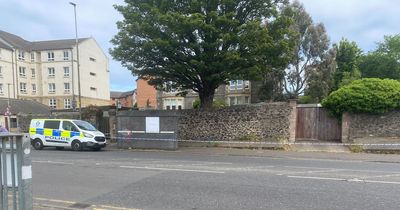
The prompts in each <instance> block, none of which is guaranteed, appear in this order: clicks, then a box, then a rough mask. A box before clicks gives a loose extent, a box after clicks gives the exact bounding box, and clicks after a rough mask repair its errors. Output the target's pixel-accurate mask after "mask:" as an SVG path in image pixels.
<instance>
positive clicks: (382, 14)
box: [300, 0, 400, 51]
mask: <svg viewBox="0 0 400 210" xmlns="http://www.w3.org/2000/svg"><path fill="white" fill-rule="evenodd" d="M300 2H302V3H303V4H304V6H305V8H306V10H307V12H308V13H309V14H310V15H311V16H312V18H313V20H314V21H315V22H322V23H324V25H325V26H326V28H327V32H328V34H329V36H330V37H331V40H332V42H338V41H340V39H341V38H342V37H344V38H347V39H350V40H352V41H356V42H357V43H358V44H359V46H360V47H361V48H362V49H364V51H370V50H373V49H374V48H375V47H376V43H377V42H380V41H382V40H383V36H384V35H393V34H396V33H399V31H400V30H399V29H400V27H399V25H398V23H397V22H398V20H399V19H400V13H399V12H398V8H400V1H393V0H363V1H360V0H335V1H332V0H300Z"/></svg>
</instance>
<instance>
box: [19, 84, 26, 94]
mask: <svg viewBox="0 0 400 210" xmlns="http://www.w3.org/2000/svg"><path fill="white" fill-rule="evenodd" d="M19 90H20V92H21V93H26V83H24V82H21V83H19Z"/></svg>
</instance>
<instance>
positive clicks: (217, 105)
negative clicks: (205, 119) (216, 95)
mask: <svg viewBox="0 0 400 210" xmlns="http://www.w3.org/2000/svg"><path fill="white" fill-rule="evenodd" d="M225 106H226V103H225V101H224V100H222V99H216V100H214V101H213V108H214V109H220V108H223V107H225ZM193 109H200V100H199V99H196V100H195V101H194V102H193Z"/></svg>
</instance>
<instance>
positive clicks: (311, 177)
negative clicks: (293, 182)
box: [288, 176, 400, 185]
mask: <svg viewBox="0 0 400 210" xmlns="http://www.w3.org/2000/svg"><path fill="white" fill-rule="evenodd" d="M288 178H296V179H315V180H332V181H347V182H360V183H361V182H362V183H376V184H398V185H400V182H391V181H376V180H363V179H358V178H353V179H342V178H332V177H318V176H288Z"/></svg>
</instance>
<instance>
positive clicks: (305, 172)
mask: <svg viewBox="0 0 400 210" xmlns="http://www.w3.org/2000/svg"><path fill="white" fill-rule="evenodd" d="M337 171H344V169H329V170H328V169H326V170H316V171H295V172H287V173H279V174H277V175H279V176H282V175H293V174H312V173H328V172H337Z"/></svg>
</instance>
